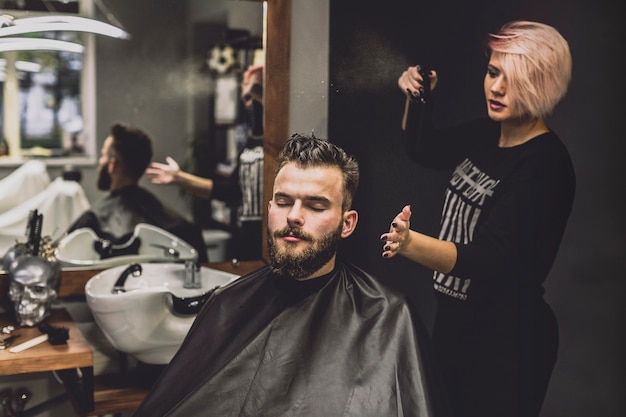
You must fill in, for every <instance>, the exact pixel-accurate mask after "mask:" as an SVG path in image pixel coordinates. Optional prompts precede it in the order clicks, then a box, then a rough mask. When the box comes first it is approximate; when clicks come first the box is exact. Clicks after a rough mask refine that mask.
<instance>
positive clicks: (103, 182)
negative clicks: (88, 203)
mask: <svg viewBox="0 0 626 417" xmlns="http://www.w3.org/2000/svg"><path fill="white" fill-rule="evenodd" d="M110 188H111V174H109V171H107V168H106V167H103V168H101V169H100V170H98V189H99V190H102V191H107V190H109V189H110Z"/></svg>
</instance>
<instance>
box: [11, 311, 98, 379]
mask: <svg viewBox="0 0 626 417" xmlns="http://www.w3.org/2000/svg"><path fill="white" fill-rule="evenodd" d="M46 323H48V324H51V325H53V326H62V327H66V328H67V329H69V339H68V341H67V343H66V344H62V345H51V344H50V343H48V342H44V343H40V344H39V345H37V346H34V347H32V348H30V349H26V350H24V351H22V352H19V353H11V352H9V350H8V349H4V350H2V349H0V375H15V374H25V373H30V372H41V371H56V370H59V369H68V368H83V367H88V366H92V365H93V354H92V351H91V347H90V346H89V344H88V343H87V341H86V340H85V338H84V337H83V335H82V333H81V332H80V330H78V327H76V325H75V324H74V322H73V321H72V318H71V317H70V315H69V314H68V313H67V311H65V310H64V309H53V310H51V313H50V317H49V318H48V319H46ZM7 324H11V325H13V326H15V327H17V324H16V323H15V322H13V321H12V320H11V318H10V317H9V315H8V314H1V315H0V326H5V325H7ZM13 334H19V335H20V337H19V338H17V339H16V340H15V342H13V346H17V345H18V344H20V343H22V342H25V341H27V340H30V339H32V338H34V337H37V336H40V335H41V332H40V331H39V329H37V327H23V328H19V329H16V330H15V331H14V332H13ZM2 337H4V335H3V336H2Z"/></svg>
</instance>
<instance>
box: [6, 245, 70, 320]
mask: <svg viewBox="0 0 626 417" xmlns="http://www.w3.org/2000/svg"><path fill="white" fill-rule="evenodd" d="M9 274H10V275H11V282H10V285H9V295H10V298H11V301H12V302H13V306H14V309H15V318H16V319H17V321H18V323H19V324H20V325H21V326H28V327H32V326H36V325H37V324H39V323H41V322H42V321H43V320H44V319H45V318H46V317H48V316H49V315H50V307H51V305H52V303H53V302H54V301H55V300H56V298H57V295H58V292H59V286H60V284H61V266H60V264H59V263H58V262H50V261H48V260H46V259H45V258H42V257H40V256H32V255H22V256H19V257H17V258H16V259H15V260H13V262H11V265H10V266H9Z"/></svg>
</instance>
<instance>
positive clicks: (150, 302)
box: [85, 263, 238, 364]
mask: <svg viewBox="0 0 626 417" xmlns="http://www.w3.org/2000/svg"><path fill="white" fill-rule="evenodd" d="M138 265H139V266H140V267H141V270H142V271H141V276H138V277H137V276H132V274H131V275H128V278H127V279H126V282H125V284H124V290H125V292H120V293H117V294H113V293H112V289H113V287H114V286H115V284H116V281H118V278H119V277H120V275H122V274H123V273H124V272H125V271H127V270H128V268H129V267H130V266H129V265H118V266H115V267H112V268H109V269H106V270H104V271H102V272H100V273H98V274H97V275H95V276H93V277H92V278H91V279H89V281H87V284H86V285H85V295H86V298H87V304H88V306H89V308H90V309H91V311H92V313H93V316H94V318H95V321H96V323H97V324H98V325H99V326H100V328H101V329H102V331H103V332H104V334H105V335H106V337H107V338H108V339H109V341H110V342H111V343H112V344H113V346H114V347H115V348H116V349H117V350H119V351H121V352H125V353H128V354H130V355H132V356H134V357H135V358H136V359H137V360H139V361H141V362H143V363H147V364H167V363H169V361H170V360H171V359H172V357H173V356H174V354H175V353H176V351H177V350H178V348H179V347H180V344H181V343H182V341H183V339H184V337H185V336H186V334H187V332H188V331H189V328H190V327H191V324H192V323H193V320H194V319H195V317H196V315H197V312H198V310H199V309H200V307H201V306H202V305H203V303H204V301H206V299H207V298H208V295H210V293H211V292H212V291H213V290H214V289H215V288H216V287H220V286H223V285H225V284H228V283H229V282H231V281H234V280H235V279H237V278H238V275H234V274H231V273H228V272H223V271H219V270H216V269H212V268H207V267H201V268H200V270H199V272H196V273H199V274H200V275H201V282H202V287H201V288H198V289H187V288H184V281H185V265H184V264H177V263H176V264H175V263H143V264H138Z"/></svg>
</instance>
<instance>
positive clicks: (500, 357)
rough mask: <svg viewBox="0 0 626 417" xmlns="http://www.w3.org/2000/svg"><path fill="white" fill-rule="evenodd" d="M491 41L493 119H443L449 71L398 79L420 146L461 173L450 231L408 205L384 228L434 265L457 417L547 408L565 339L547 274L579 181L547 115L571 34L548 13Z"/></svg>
mask: <svg viewBox="0 0 626 417" xmlns="http://www.w3.org/2000/svg"><path fill="white" fill-rule="evenodd" d="M486 46H487V52H488V57H489V62H488V65H487V71H486V75H485V80H484V92H485V99H486V102H485V104H486V107H487V114H488V116H489V117H488V118H486V119H485V120H477V121H472V122H468V123H465V124H463V125H460V126H456V127H452V128H446V129H436V128H435V127H434V126H433V123H432V120H431V119H432V118H431V115H432V111H433V102H434V101H435V99H436V97H435V96H434V95H432V96H431V95H430V93H431V91H433V90H434V88H435V86H436V85H437V83H438V81H439V80H438V77H437V72H436V71H433V70H431V71H428V70H427V71H424V70H422V68H420V67H419V66H414V67H410V68H408V69H407V70H406V71H404V72H403V73H402V75H401V76H400V78H399V80H398V86H399V87H400V89H401V90H402V91H403V92H404V93H405V94H406V96H407V99H406V108H405V114H404V117H403V120H402V127H403V129H404V131H405V142H406V146H407V151H408V153H409V155H410V156H411V157H412V158H413V159H414V160H415V161H417V162H418V163H419V164H420V165H422V166H425V167H430V168H435V169H444V170H450V171H451V172H452V174H451V179H450V182H449V184H448V186H447V188H446V191H445V199H444V205H443V210H442V218H441V229H440V233H439V236H438V237H437V238H435V237H430V236H427V235H425V234H422V233H420V232H418V231H415V230H412V229H411V228H410V227H411V226H410V218H411V209H410V207H409V206H406V207H404V208H403V209H402V211H401V212H400V213H399V214H398V215H397V216H396V217H395V218H394V219H393V220H392V222H391V226H390V229H389V232H387V233H384V234H382V236H381V240H382V241H383V242H384V244H383V257H385V258H391V257H393V256H395V255H398V254H399V255H402V256H404V257H406V258H408V259H410V260H412V261H414V262H417V263H419V264H421V265H423V266H425V267H427V268H429V269H432V270H433V271H434V275H433V284H434V289H435V293H436V295H437V300H438V303H437V305H438V307H437V314H436V316H435V323H434V327H433V342H434V345H435V349H436V353H437V357H438V360H439V366H440V367H441V369H442V372H443V375H444V379H445V382H446V385H447V388H448V392H449V395H450V400H451V402H452V404H453V407H454V409H455V412H456V416H457V417H477V416H480V417H489V416H494V417H496V416H497V417H502V416H509V417H510V416H519V417H521V416H523V417H530V416H538V415H539V412H540V409H541V405H542V403H543V400H544V397H545V394H546V390H547V386H548V382H549V380H550V376H551V374H552V370H553V368H554V364H555V361H556V355H557V349H558V328H557V323H556V318H555V315H554V313H553V312H552V310H551V308H550V307H549V306H548V304H547V303H546V301H545V300H544V296H543V294H544V287H543V283H544V281H545V280H546V278H547V275H548V273H549V271H550V269H551V267H552V264H553V263H554V260H555V257H556V255H557V251H558V248H559V246H560V243H561V240H562V237H563V233H564V230H565V227H566V224H567V220H568V218H569V215H570V212H571V209H572V204H573V200H574V193H575V188H576V179H575V173H574V169H573V166H572V162H571V159H570V156H569V153H568V151H567V149H566V147H565V146H564V144H563V143H562V142H561V140H560V139H559V137H558V136H557V135H556V134H555V133H554V132H553V131H552V130H551V129H550V128H549V127H548V125H547V122H546V117H547V116H548V115H549V114H550V113H551V112H552V110H553V109H554V107H555V106H556V104H557V103H558V102H559V101H560V100H561V99H562V98H563V97H564V95H565V93H566V91H567V87H568V84H569V81H570V78H571V68H572V60H571V55H570V51H569V47H568V44H567V42H566V40H565V39H564V38H563V37H562V36H561V35H560V34H559V32H558V31H557V30H556V29H554V28H553V27H551V26H548V25H545V24H542V23H537V22H528V21H515V22H511V23H507V24H505V25H504V26H502V28H501V29H500V30H499V31H498V32H497V33H494V34H490V35H489V36H488V38H487V43H486Z"/></svg>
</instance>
